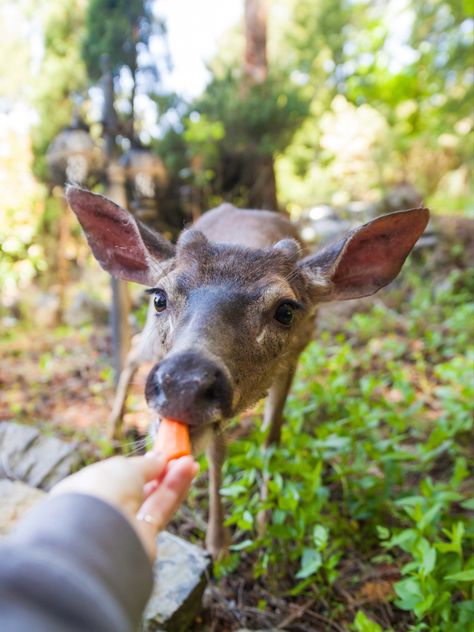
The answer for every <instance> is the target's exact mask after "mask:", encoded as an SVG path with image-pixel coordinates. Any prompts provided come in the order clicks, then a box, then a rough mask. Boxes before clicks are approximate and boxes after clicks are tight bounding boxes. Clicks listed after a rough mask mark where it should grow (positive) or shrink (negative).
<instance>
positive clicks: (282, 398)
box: [263, 363, 296, 448]
mask: <svg viewBox="0 0 474 632" xmlns="http://www.w3.org/2000/svg"><path fill="white" fill-rule="evenodd" d="M295 370H296V363H295V364H292V365H291V366H289V367H288V368H287V370H286V371H284V372H283V373H280V375H277V377H276V379H275V381H274V382H273V384H272V386H271V388H270V391H269V393H268V397H267V400H266V402H265V412H264V415H263V428H264V429H265V430H268V434H267V438H266V439H265V447H266V448H268V446H270V445H272V444H277V445H278V444H279V443H280V436H281V426H282V424H283V409H284V407H285V402H286V398H287V397H288V392H289V390H290V387H291V383H292V381H293V376H294V374H295Z"/></svg>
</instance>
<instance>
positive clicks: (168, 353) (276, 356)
mask: <svg viewBox="0 0 474 632" xmlns="http://www.w3.org/2000/svg"><path fill="white" fill-rule="evenodd" d="M66 198H67V201H68V203H69V206H70V207H71V209H72V210H73V211H74V212H75V214H76V216H77V218H78V220H79V222H80V224H81V225H82V228H83V230H84V232H85V235H86V237H87V240H88V242H89V245H90V247H91V249H92V252H93V254H94V256H95V257H96V259H97V260H98V262H99V264H100V265H101V266H102V268H103V269H104V270H106V271H107V272H109V273H110V274H111V275H113V276H115V277H118V278H121V279H126V280H128V281H134V282H136V283H139V284H141V285H144V286H146V288H147V289H146V292H147V293H148V294H149V295H150V303H149V308H148V312H147V317H146V322H145V325H144V328H143V332H142V334H141V336H140V338H139V345H138V347H137V348H136V349H135V350H133V354H134V358H135V361H138V359H139V358H140V357H141V358H147V359H152V360H153V362H154V364H153V367H152V368H151V370H150V372H149V374H148V377H147V379H146V386H145V398H146V401H147V404H148V406H149V407H150V408H151V409H152V410H153V411H154V414H155V413H156V415H157V416H158V417H161V416H164V417H170V418H172V419H177V420H179V421H180V422H182V423H184V424H186V425H187V426H188V428H189V433H190V438H191V445H192V451H193V454H195V455H197V454H199V453H202V452H203V451H206V453H207V457H208V461H209V520H208V529H207V533H206V547H207V550H208V551H209V552H210V553H211V555H212V556H213V557H214V558H216V557H219V556H220V555H221V554H222V553H223V552H224V551H225V550H226V547H227V544H228V537H227V532H226V529H225V528H224V509H223V503H222V500H221V497H220V492H219V490H220V487H221V484H222V466H223V463H224V460H225V453H226V447H225V429H226V426H227V424H228V421H229V420H231V419H233V418H235V417H236V416H237V415H239V414H241V413H242V412H244V411H246V410H248V409H249V408H250V407H251V406H253V405H255V404H256V403H257V402H258V401H259V400H261V399H262V398H263V397H265V396H266V397H267V399H266V402H265V407H264V414H263V424H264V428H265V429H266V430H267V434H266V440H265V445H264V446H263V447H264V448H266V447H268V446H270V445H271V444H278V442H279V441H280V436H281V428H282V424H283V419H284V417H283V409H284V405H285V401H286V398H287V395H288V392H289V390H290V387H291V383H292V379H293V376H294V373H295V370H296V367H297V363H298V358H299V355H300V354H301V352H302V351H303V349H304V348H305V347H306V345H307V344H308V343H309V342H310V341H311V340H312V339H313V337H314V333H315V321H316V315H317V309H318V306H319V305H320V304H321V303H324V302H327V301H339V300H349V299H357V298H361V297H365V296H369V295H372V294H374V293H375V292H377V291H378V290H380V289H381V288H382V287H384V286H386V285H387V284H388V283H390V282H391V281H392V280H393V279H395V277H396V276H397V275H398V273H399V272H400V270H401V268H402V265H403V263H404V261H405V259H406V258H407V256H408V255H409V253H410V252H411V250H412V248H413V247H414V245H415V243H416V242H417V240H418V238H419V237H420V236H421V235H422V233H423V231H424V229H425V227H426V225H427V223H428V219H429V210H428V209H427V208H424V207H423V206H420V207H419V208H414V209H409V210H404V211H397V212H394V213H390V214H387V215H382V216H379V217H376V218H375V219H373V220H371V221H369V222H368V223H366V224H364V225H361V226H358V227H357V228H355V229H353V230H352V231H350V232H349V233H348V234H347V235H345V236H344V237H343V238H341V239H339V240H338V241H336V242H335V243H332V244H330V245H327V246H325V247H323V248H322V249H321V250H319V251H317V252H315V253H308V250H307V248H306V245H305V244H304V242H303V240H302V239H301V237H300V236H299V234H298V231H297V229H296V227H295V225H294V224H292V223H291V221H290V219H289V218H288V217H286V216H285V215H284V214H282V213H279V212H272V211H263V210H250V209H238V208H236V207H234V206H232V205H231V204H228V203H224V204H222V205H221V206H219V207H217V208H215V209H212V210H210V211H208V212H206V213H204V214H203V215H202V216H201V217H200V218H199V219H198V220H197V221H196V222H195V223H194V224H193V225H192V226H191V227H189V228H187V229H185V230H183V231H182V232H181V234H180V236H179V238H178V240H177V243H176V244H172V243H171V242H170V241H168V240H167V239H165V238H164V237H163V236H162V235H160V234H158V233H157V232H155V231H153V230H152V229H150V228H149V227H147V226H146V225H144V224H142V223H141V222H140V221H139V220H137V219H136V218H135V217H133V215H132V214H131V213H129V212H128V211H127V210H126V209H124V208H122V207H120V206H118V205H117V204H115V203H114V202H112V201H111V200H109V199H107V198H106V197H103V196H101V195H98V194H95V193H92V192H90V191H87V190H85V189H82V188H80V187H77V186H72V185H71V186H69V187H68V188H67V190H66ZM262 494H263V495H265V491H264V490H263V491H262Z"/></svg>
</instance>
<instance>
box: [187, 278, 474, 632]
mask: <svg viewBox="0 0 474 632" xmlns="http://www.w3.org/2000/svg"><path fill="white" fill-rule="evenodd" d="M473 290H474V274H473V272H472V271H464V272H462V271H456V272H454V273H452V274H451V275H450V276H449V278H448V279H446V280H444V281H443V283H442V284H441V285H440V286H438V289H437V290H434V289H433V288H432V286H431V285H430V284H428V283H427V282H426V279H425V280H423V279H421V280H420V279H419V278H418V277H417V276H415V275H411V276H409V282H408V283H406V284H404V286H403V288H402V289H400V288H399V289H398V290H395V292H394V294H393V295H392V304H393V303H394V301H395V305H392V306H391V307H388V306H387V305H385V304H384V303H382V302H377V303H376V304H375V305H374V306H373V307H372V308H371V309H370V310H369V311H368V312H366V313H357V314H355V315H354V316H353V317H352V318H351V319H350V321H349V322H348V323H347V324H346V326H345V327H344V331H341V332H337V331H336V332H332V333H321V335H320V337H319V340H317V341H315V342H313V343H312V344H311V345H310V346H309V347H308V348H307V350H306V352H305V353H304V356H303V358H302V361H301V364H300V369H299V372H298V374H297V377H296V380H295V384H294V388H293V389H292V394H291V396H290V398H289V401H288V403H287V408H286V423H285V426H284V429H283V435H282V442H281V445H280V446H279V447H274V448H272V449H270V450H268V451H267V452H265V453H264V452H263V451H262V449H261V445H262V443H263V434H262V432H261V431H260V429H259V428H258V426H255V427H253V428H252V429H250V430H249V431H248V432H247V433H246V436H245V437H244V438H243V439H241V440H239V441H237V442H235V443H233V444H231V446H230V449H229V458H228V460H227V462H226V465H225V477H224V485H223V489H222V493H223V495H224V497H225V499H226V501H227V507H228V516H229V517H228V520H227V524H228V526H229V527H230V528H231V529H232V532H233V546H232V548H231V555H230V557H229V558H228V559H226V560H224V561H223V562H222V563H220V564H219V565H218V566H217V574H218V576H219V577H220V578H221V581H226V582H230V584H232V582H233V581H237V580H238V578H239V577H241V576H242V575H246V576H247V577H251V581H253V582H254V583H255V585H257V586H259V587H260V593H259V594H260V598H259V600H258V601H257V602H255V603H253V606H254V609H255V608H257V610H258V609H260V610H261V612H262V621H263V622H265V621H266V622H267V623H268V622H272V623H275V622H278V618H277V613H276V612H275V609H274V608H273V609H272V605H271V599H268V600H266V599H265V594H268V595H273V596H280V597H283V598H285V599H287V600H290V601H291V600H294V601H295V603H296V604H301V603H302V600H303V599H304V600H305V602H304V603H309V602H311V603H312V604H313V605H312V608H313V611H314V609H316V611H317V613H319V616H321V617H322V619H321V620H325V621H326V624H325V625H326V626H327V627H324V625H322V624H321V627H319V628H317V629H328V630H329V629H333V628H332V627H331V625H332V623H331V622H334V623H336V624H338V625H341V626H342V629H351V630H357V631H359V632H361V631H364V632H375V631H377V630H411V631H421V630H429V631H430V632H438V631H439V632H441V631H443V632H451V631H452V632H455V631H459V632H460V631H461V630H462V631H467V630H473V629H474V623H473V622H474V590H473V586H474V555H473V537H474V523H473V521H472V510H473V509H474V502H473V478H472V470H471V467H472V463H473V456H474V446H473V442H472V430H473V415H472V413H473V409H472V402H473V401H474V348H473V346H472V341H473V333H474V332H473V325H474V300H473V296H474V291H473ZM393 297H395V298H393ZM394 306H395V308H396V309H393V307H394ZM264 478H269V494H268V498H267V499H266V500H265V502H262V501H261V500H260V493H259V489H260V486H261V483H262V481H263V479H264ZM203 496H204V494H203V491H202V490H199V489H198V490H197V492H196V496H195V499H194V503H193V500H191V503H192V504H194V505H195V506H197V505H198V504H199V505H200V506H202V501H203ZM262 509H266V510H267V511H269V512H270V516H271V519H270V522H269V524H268V527H267V530H266V532H265V534H264V535H258V531H257V515H258V514H259V512H260V511H261V510H262ZM262 594H263V598H262ZM308 599H309V602H308V601H307V600H308ZM265 616H268V617H270V618H269V619H265V618H264V617H265ZM272 617H273V619H272ZM301 620H302V621H303V620H304V615H303V614H302V617H301ZM293 625H296V623H294V624H293ZM301 625H302V626H303V627H301V628H298V627H297V626H296V627H290V628H289V629H295V630H296V629H310V628H305V627H304V625H303V623H302V624H301ZM344 626H345V627H344Z"/></svg>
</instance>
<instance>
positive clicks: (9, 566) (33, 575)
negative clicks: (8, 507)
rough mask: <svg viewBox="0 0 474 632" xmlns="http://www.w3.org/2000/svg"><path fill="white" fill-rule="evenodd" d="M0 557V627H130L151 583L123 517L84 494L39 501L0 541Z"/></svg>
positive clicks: (145, 558)
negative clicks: (14, 529)
mask: <svg viewBox="0 0 474 632" xmlns="http://www.w3.org/2000/svg"><path fill="white" fill-rule="evenodd" d="M0 560H1V564H0V612H1V614H0V628H1V629H2V631H4V632H10V631H11V632H13V631H15V632H23V630H35V631H38V632H43V631H44V632H46V631H47V632H55V631H56V630H58V632H59V631H60V630H61V632H65V631H69V630H78V631H79V630H81V631H83V630H88V632H89V631H90V632H94V631H95V630H100V631H106V630H111V631H113V632H119V631H121V630H124V631H125V630H127V631H128V630H133V629H136V628H137V626H138V623H139V621H140V617H141V615H142V612H143V609H144V607H145V605H146V602H147V600H148V597H149V595H150V591H151V588H152V582H153V576H152V569H151V564H150V561H149V559H148V556H147V555H146V553H145V550H144V549H143V546H142V544H141V543H140V541H139V539H138V537H137V535H136V534H135V532H134V530H133V528H132V527H131V525H130V524H129V523H128V521H127V520H126V519H125V517H124V516H122V514H120V513H119V512H118V511H117V510H115V509H114V508H113V507H112V506H110V505H108V504H107V503H105V502H102V501H100V500H98V499H97V498H94V497H92V496H86V495H83V494H64V495H58V496H57V497H54V498H51V499H49V500H47V501H45V502H44V503H41V505H40V506H38V507H36V508H35V509H34V510H33V511H32V512H31V513H30V514H29V515H28V516H27V517H26V518H25V520H23V521H22V522H21V523H20V524H19V525H18V527H17V529H16V531H15V534H14V535H13V536H11V537H9V538H5V539H4V540H3V542H2V543H0Z"/></svg>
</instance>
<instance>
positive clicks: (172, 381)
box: [145, 351, 232, 426]
mask: <svg viewBox="0 0 474 632" xmlns="http://www.w3.org/2000/svg"><path fill="white" fill-rule="evenodd" d="M231 396H232V389H231V384H230V380H229V378H228V376H227V374H226V371H225V369H224V368H223V367H220V366H219V365H218V363H217V362H216V361H214V360H211V359H208V358H206V357H204V356H203V355H202V354H200V353H197V352H195V351H184V352H179V353H174V354H172V355H169V356H167V357H165V358H164V359H163V360H162V361H161V362H159V363H158V364H156V365H155V366H154V367H153V369H152V370H151V372H150V374H149V376H148V378H147V382H146V387H145V397H146V400H147V403H148V405H149V406H150V407H151V408H152V409H154V410H156V412H157V413H158V414H159V415H161V416H164V417H169V418H171V419H176V420H179V421H181V422H182V423H185V424H187V425H188V426H202V425H207V424H211V423H215V422H217V421H220V420H221V419H223V418H226V417H228V416H229V414H230V407H231Z"/></svg>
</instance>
